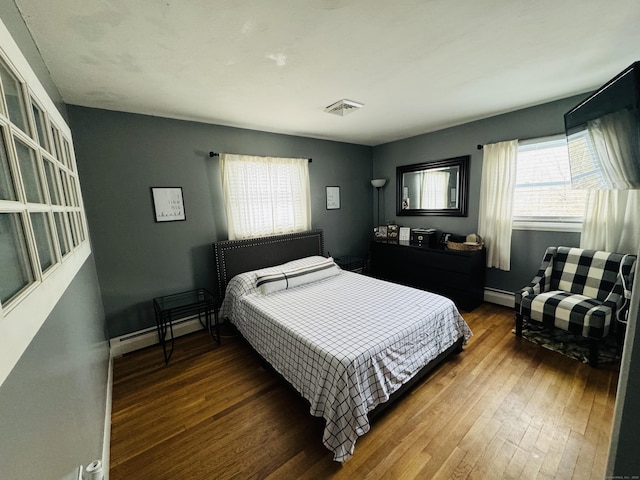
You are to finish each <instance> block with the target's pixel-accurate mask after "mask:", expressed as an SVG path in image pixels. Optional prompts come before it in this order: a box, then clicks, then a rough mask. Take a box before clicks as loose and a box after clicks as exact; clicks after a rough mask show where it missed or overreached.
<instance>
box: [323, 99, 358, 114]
mask: <svg viewBox="0 0 640 480" xmlns="http://www.w3.org/2000/svg"><path fill="white" fill-rule="evenodd" d="M362 107H364V105H363V104H362V103H358V102H354V101H353V100H346V99H342V100H338V101H337V102H336V103H334V104H332V105H329V106H328V107H327V108H325V109H324V111H325V112H327V113H333V114H334V115H340V116H341V117H344V116H345V115H348V114H350V113H351V112H354V111H356V110H358V109H359V108H362Z"/></svg>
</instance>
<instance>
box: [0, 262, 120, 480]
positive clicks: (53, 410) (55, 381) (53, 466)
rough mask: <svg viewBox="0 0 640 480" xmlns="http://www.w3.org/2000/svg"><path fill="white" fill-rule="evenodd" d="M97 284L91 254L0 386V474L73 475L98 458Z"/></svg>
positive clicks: (100, 336) (102, 364) (101, 340)
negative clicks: (78, 469)
mask: <svg viewBox="0 0 640 480" xmlns="http://www.w3.org/2000/svg"><path fill="white" fill-rule="evenodd" d="M96 285H97V276H96V271H95V265H94V263H93V260H92V258H91V257H90V258H89V259H87V261H86V262H85V263H84V265H83V266H82V268H81V269H80V271H79V272H78V274H77V275H76V277H75V278H74V279H73V281H72V283H71V284H70V285H69V287H68V288H67V291H66V292H65V294H64V295H63V297H62V298H61V299H60V301H59V302H58V304H57V305H56V307H55V308H54V310H53V311H52V312H51V315H50V316H49V318H47V321H46V322H45V323H44V325H43V326H42V328H40V330H39V331H38V333H37V335H36V336H35V338H34V339H33V341H32V342H31V344H30V345H29V347H28V348H27V350H26V351H25V352H24V354H23V355H22V357H21V358H20V361H19V362H18V364H17V365H16V367H15V368H14V369H13V371H12V372H11V374H10V375H9V377H7V379H6V380H5V382H4V383H3V384H2V387H0V431H2V435H0V459H1V460H0V478H3V479H7V480H9V479H11V480H13V479H15V480H18V479H25V478H42V479H45V478H46V479H63V478H64V479H67V478H69V479H72V478H77V473H76V472H77V468H78V466H79V465H86V464H88V463H89V462H91V461H92V460H94V459H101V458H102V447H103V445H102V443H103V442H102V440H103V435H104V422H105V408H106V398H107V395H106V385H107V365H108V360H109V351H108V348H107V342H106V341H105V334H104V328H103V323H102V322H103V318H104V314H103V310H102V305H101V303H100V293H99V291H98V289H97V288H96ZM74 474H75V475H76V476H75V477H74V476H73V475H74Z"/></svg>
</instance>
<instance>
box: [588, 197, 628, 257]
mask: <svg viewBox="0 0 640 480" xmlns="http://www.w3.org/2000/svg"><path fill="white" fill-rule="evenodd" d="M638 219H640V190H591V191H589V197H588V199H587V208H586V212H585V215H584V219H583V221H582V235H581V236H580V248H587V249H591V250H604V251H607V252H617V253H631V254H634V255H635V254H636V253H637V251H638V240H639V239H640V222H639V221H638Z"/></svg>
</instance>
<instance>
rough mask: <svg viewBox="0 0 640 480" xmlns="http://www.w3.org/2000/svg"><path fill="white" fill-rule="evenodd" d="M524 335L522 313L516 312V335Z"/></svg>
mask: <svg viewBox="0 0 640 480" xmlns="http://www.w3.org/2000/svg"><path fill="white" fill-rule="evenodd" d="M521 336H522V315H521V314H519V313H516V337H521Z"/></svg>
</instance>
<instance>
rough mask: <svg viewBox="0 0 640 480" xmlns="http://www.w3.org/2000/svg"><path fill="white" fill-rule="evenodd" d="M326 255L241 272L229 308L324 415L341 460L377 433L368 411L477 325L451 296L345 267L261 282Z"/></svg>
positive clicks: (225, 311) (328, 438) (329, 442)
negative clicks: (269, 287)
mask: <svg viewBox="0 0 640 480" xmlns="http://www.w3.org/2000/svg"><path fill="white" fill-rule="evenodd" d="M320 259H322V260H324V261H326V259H323V258H322V257H308V258H305V259H302V260H296V261H293V262H289V263H288V264H285V265H283V266H279V267H272V268H269V269H262V270H260V271H253V272H247V273H243V274H240V275H237V276H236V277H234V278H233V279H231V281H230V282H229V284H228V286H227V290H226V294H225V299H224V302H223V304H222V307H221V312H220V313H221V316H222V318H229V319H230V321H231V322H232V323H233V324H234V325H235V326H236V327H237V328H238V330H239V331H240V333H241V334H242V335H243V337H244V338H245V339H246V340H247V341H248V342H249V343H250V344H251V345H252V347H253V348H254V349H255V350H256V351H257V352H258V353H259V354H260V355H261V356H262V357H263V358H265V359H266V360H267V361H268V362H269V363H270V364H271V365H272V366H273V367H274V368H275V370H276V371H278V372H279V373H280V374H281V375H282V376H283V377H284V378H285V379H286V380H287V381H288V382H289V383H291V385H292V386H293V387H294V388H295V389H296V390H297V391H298V392H299V393H300V394H301V395H302V396H303V397H304V398H305V399H307V400H308V402H309V404H310V413H311V414H312V415H314V416H318V417H323V418H324V419H325V422H326V423H325V430H324V434H323V443H324V445H325V446H326V447H327V448H328V449H329V450H331V451H332V452H333V454H334V460H335V461H339V462H342V461H345V460H347V459H349V458H350V457H351V455H352V454H353V450H354V446H355V443H356V440H357V438H358V437H359V436H361V435H363V434H365V433H366V432H367V431H368V430H369V418H368V412H369V411H371V410H372V409H373V408H375V407H376V406H377V405H379V404H380V403H383V402H386V401H387V400H388V399H389V396H390V395H391V394H392V393H393V392H395V391H396V390H397V389H398V388H400V387H401V386H402V385H403V384H404V383H406V382H407V381H408V380H410V379H411V378H412V377H413V376H414V375H415V374H416V373H417V372H418V371H419V370H420V369H421V368H422V367H424V366H425V365H426V364H427V363H429V362H430V361H431V360H433V359H434V358H435V357H437V356H438V355H439V354H440V353H442V352H443V351H445V350H446V349H447V348H449V347H450V346H452V345H453V344H454V343H455V342H456V341H457V340H458V339H459V338H460V337H464V339H465V340H466V339H468V338H469V337H470V336H471V330H470V329H469V327H468V325H467V324H466V322H465V321H464V320H463V318H462V317H461V315H460V314H459V312H458V310H457V308H456V306H455V305H454V303H453V302H452V301H451V300H449V299H447V298H445V297H442V296H440V295H436V294H433V293H429V292H425V291H423V290H417V289H414V288H410V287H405V286H402V285H397V284H394V283H389V282H385V281H382V280H378V279H374V278H371V277H367V276H364V275H360V274H357V273H353V272H347V271H343V270H340V269H339V267H337V266H336V267H335V270H332V272H331V273H330V274H327V275H325V276H324V278H321V279H319V280H316V279H315V278H314V280H313V281H309V282H307V283H304V282H302V283H301V284H299V285H297V286H295V287H292V288H284V289H280V290H277V291H273V292H271V293H268V294H265V293H262V292H263V290H261V289H260V288H259V287H257V286H256V284H257V283H258V279H259V278H265V277H264V276H265V275H270V274H274V273H277V272H279V271H283V270H286V271H291V270H292V269H295V268H298V267H300V266H302V267H306V266H309V265H313V264H314V262H318V261H321V260H320Z"/></svg>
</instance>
